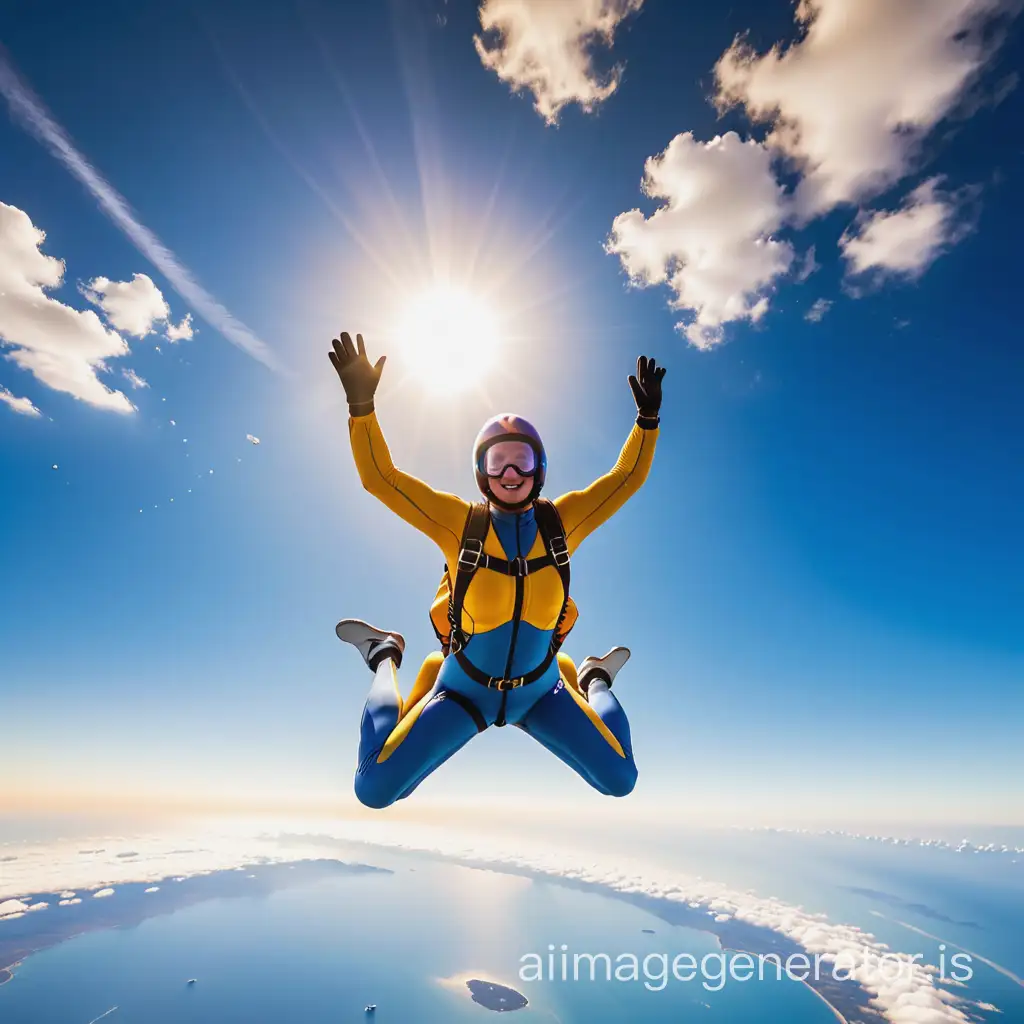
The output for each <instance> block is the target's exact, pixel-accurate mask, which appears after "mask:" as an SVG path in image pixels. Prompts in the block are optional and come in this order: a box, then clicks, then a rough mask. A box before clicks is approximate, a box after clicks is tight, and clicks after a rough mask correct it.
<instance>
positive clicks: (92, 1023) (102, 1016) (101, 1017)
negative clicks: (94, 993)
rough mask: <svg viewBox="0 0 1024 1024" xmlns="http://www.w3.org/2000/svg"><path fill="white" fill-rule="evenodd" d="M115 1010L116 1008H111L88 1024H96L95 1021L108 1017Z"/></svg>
mask: <svg viewBox="0 0 1024 1024" xmlns="http://www.w3.org/2000/svg"><path fill="white" fill-rule="evenodd" d="M116 1009H117V1007H116V1006H112V1007H111V1008H110V1009H109V1010H107V1012H106V1013H101V1014H100V1015H99V1016H98V1017H93V1019H92V1020H91V1021H89V1024H96V1021H98V1020H103V1018H104V1017H109V1016H110V1015H111V1014H112V1013H113V1012H114V1011H115V1010H116Z"/></svg>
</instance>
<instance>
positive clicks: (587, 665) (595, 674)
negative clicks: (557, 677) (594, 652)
mask: <svg viewBox="0 0 1024 1024" xmlns="http://www.w3.org/2000/svg"><path fill="white" fill-rule="evenodd" d="M627 661H629V648H628V647H613V648H612V649H611V650H610V651H609V652H608V653H607V654H606V655H605V656H604V657H603V658H585V659H584V660H583V662H582V664H581V665H580V667H579V668H578V669H577V670H576V678H577V680H578V681H579V686H580V691H581V692H582V693H583V694H584V695H586V693H587V690H588V689H589V688H590V684H591V682H592V681H593V680H595V679H603V680H604V681H605V682H606V683H607V684H608V685H609V686H611V685H612V682H613V681H614V679H615V676H616V675H617V674H618V672H619V669H620V668H622V666H623V665H625V664H626V662H627Z"/></svg>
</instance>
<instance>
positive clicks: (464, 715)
mask: <svg viewBox="0 0 1024 1024" xmlns="http://www.w3.org/2000/svg"><path fill="white" fill-rule="evenodd" d="M431 670H432V671H433V672H434V674H435V675H436V668H434V666H430V668H428V666H427V665H426V664H424V666H423V668H422V669H421V670H420V677H421V678H422V677H423V676H424V673H425V672H429V671H431ZM414 692H415V691H414ZM474 713H475V717H474ZM483 727H484V721H483V717H482V716H481V715H480V712H479V711H478V710H477V709H476V708H475V707H474V706H473V705H472V704H471V702H470V701H469V700H468V699H467V698H465V697H463V696H461V695H460V694H452V693H451V692H450V691H448V690H445V689H443V688H434V689H433V690H431V691H430V692H427V693H424V694H423V696H422V697H420V699H419V700H418V701H417V702H416V703H415V704H413V705H412V706H411V707H407V708H406V709H405V710H404V713H403V707H402V697H401V694H400V692H399V690H398V681H397V675H396V673H395V666H394V662H392V661H391V660H390V659H388V660H386V661H383V662H381V664H380V665H379V666H378V667H377V671H376V672H375V673H374V678H373V685H372V686H371V687H370V695H369V697H367V700H366V707H365V708H364V709H363V719H362V723H361V725H360V738H359V765H358V767H357V769H356V777H355V791H356V796H357V797H358V798H359V801H360V802H361V803H363V804H365V805H366V806H367V807H387V806H388V805H389V804H392V803H394V802H395V801H396V800H401V799H402V798H403V797H406V796H408V795H409V794H410V793H411V792H412V791H413V790H414V789H415V788H416V787H417V786H418V785H419V784H420V783H421V782H422V781H423V780H424V779H425V778H426V777H427V776H428V775H429V774H430V773H431V772H432V771H434V770H435V769H436V768H438V767H439V766H440V765H442V764H443V763H444V762H445V761H447V760H448V758H449V757H451V756H452V754H454V753H455V752H456V751H457V750H458V749H459V748H460V747H463V746H465V744H466V743H468V742H469V740H471V739H472V738H473V737H474V736H475V735H476V734H477V732H479V731H480V729H481V728H483Z"/></svg>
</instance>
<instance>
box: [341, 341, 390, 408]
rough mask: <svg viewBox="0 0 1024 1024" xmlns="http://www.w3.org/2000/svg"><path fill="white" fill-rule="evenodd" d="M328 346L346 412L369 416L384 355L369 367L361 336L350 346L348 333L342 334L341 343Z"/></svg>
mask: <svg viewBox="0 0 1024 1024" xmlns="http://www.w3.org/2000/svg"><path fill="white" fill-rule="evenodd" d="M331 344H332V345H333V346H334V349H333V351H331V352H328V353H327V355H328V357H329V358H330V360H331V365H332V366H333V367H334V368H335V370H337V371H338V376H339V377H340V378H341V383H342V385H343V387H344V388H345V397H346V398H347V399H348V411H349V413H350V414H351V415H352V416H368V415H369V414H370V413H371V412H373V394H374V392H375V391H376V390H377V384H378V383H379V382H380V374H381V371H382V370H383V369H384V361H385V360H386V359H387V356H381V357H380V359H378V360H377V362H376V363H375V364H374V365H373V366H371V365H370V360H369V359H367V358H366V348H365V346H364V345H363V336H362V335H361V334H357V335H356V344H355V345H353V344H352V336H351V335H350V334H349V333H348V332H347V331H343V332H342V334H341V339H340V340H339V339H338V338H335V339H334V341H332V342H331ZM357 346H358V347H357Z"/></svg>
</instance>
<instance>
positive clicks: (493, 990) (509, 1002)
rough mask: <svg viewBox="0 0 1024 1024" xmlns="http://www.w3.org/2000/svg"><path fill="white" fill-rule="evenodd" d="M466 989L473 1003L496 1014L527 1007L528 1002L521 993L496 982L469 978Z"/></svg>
mask: <svg viewBox="0 0 1024 1024" xmlns="http://www.w3.org/2000/svg"><path fill="white" fill-rule="evenodd" d="M466 988H468V989H469V994H470V996H471V998H472V1000H473V1002H474V1003H479V1004H480V1005H481V1006H486V1007H487V1009H488V1010H494V1011H496V1012H497V1013H505V1012H507V1011H509V1010H521V1009H522V1008H523V1007H524V1006H527V1005H528V1003H529V1000H527V998H526V996H524V995H523V993H522V992H517V991H516V990H515V989H514V988H509V987H508V986H507V985H499V984H498V983H497V982H496V981H483V980H481V979H480V978H470V979H469V980H468V981H467V982H466Z"/></svg>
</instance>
